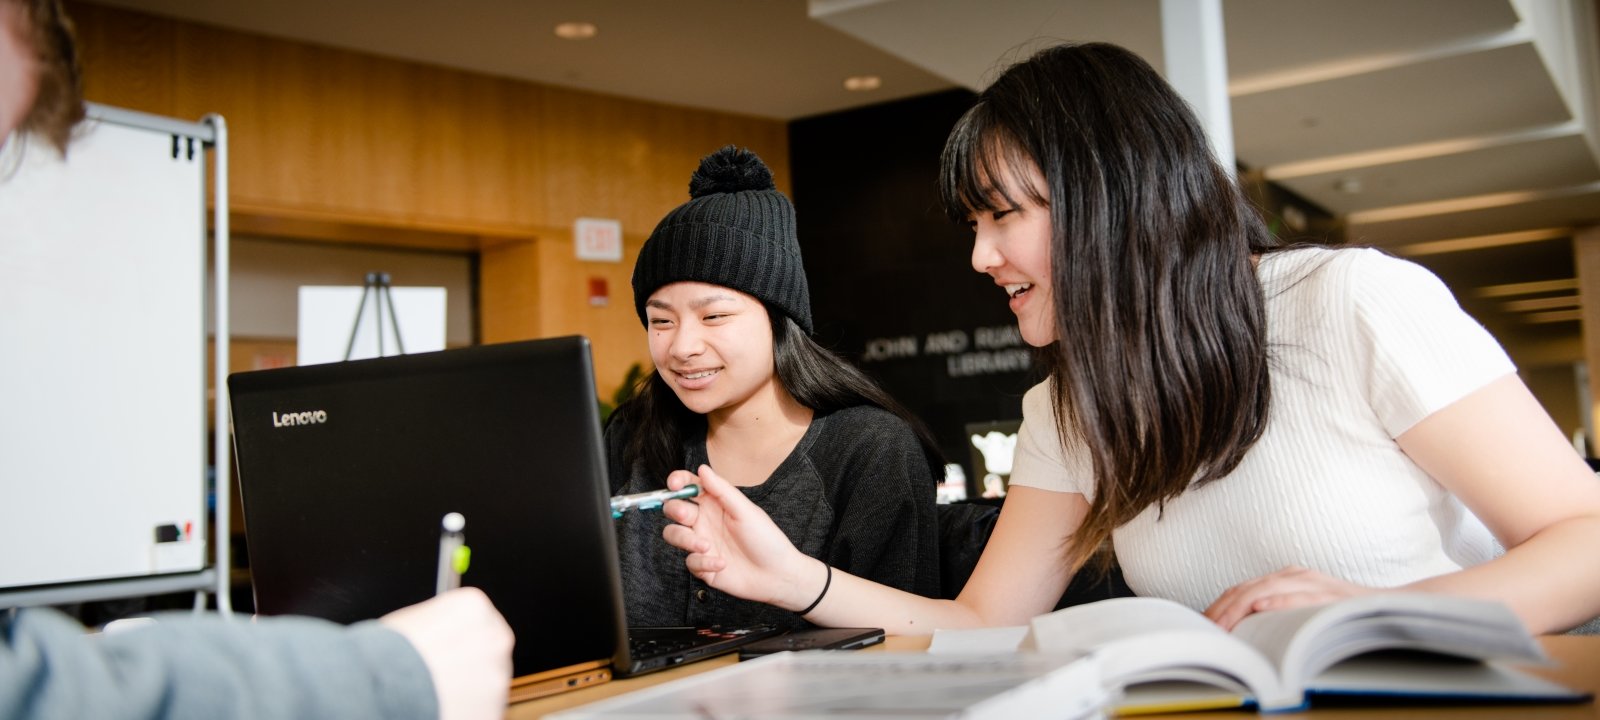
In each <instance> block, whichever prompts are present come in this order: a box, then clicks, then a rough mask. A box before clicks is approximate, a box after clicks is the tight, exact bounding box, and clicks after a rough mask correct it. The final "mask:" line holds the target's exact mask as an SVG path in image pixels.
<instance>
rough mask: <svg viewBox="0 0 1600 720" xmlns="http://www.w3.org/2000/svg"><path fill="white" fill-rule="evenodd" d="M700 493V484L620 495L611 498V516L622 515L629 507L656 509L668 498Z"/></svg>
mask: <svg viewBox="0 0 1600 720" xmlns="http://www.w3.org/2000/svg"><path fill="white" fill-rule="evenodd" d="M699 494H700V486H699V485H685V486H683V489H682V490H652V491H650V492H643V493H636V494H634V495H618V496H616V497H613V498H611V517H612V518H619V517H622V513H623V512H626V511H627V510H629V509H633V510H655V509H658V508H660V507H661V506H662V505H665V504H666V503H667V501H668V500H687V499H689V498H692V497H694V496H696V495H699Z"/></svg>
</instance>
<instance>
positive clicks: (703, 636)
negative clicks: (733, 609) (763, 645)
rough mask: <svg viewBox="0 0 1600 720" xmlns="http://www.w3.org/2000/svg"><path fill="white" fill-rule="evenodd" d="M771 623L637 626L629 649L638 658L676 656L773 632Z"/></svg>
mask: <svg viewBox="0 0 1600 720" xmlns="http://www.w3.org/2000/svg"><path fill="white" fill-rule="evenodd" d="M772 632H773V628H772V627H771V626H769V625H757V626H754V627H744V628H720V627H710V628H691V627H679V628H638V629H635V630H633V631H631V632H630V634H629V636H628V650H629V652H630V654H632V655H633V657H634V659H635V660H638V659H643V658H652V657H660V656H663V655H676V654H680V653H684V652H687V651H690V650H693V649H695V648H701V647H706V646H710V645H718V644H724V643H733V642H736V641H739V640H743V639H745V638H750V637H752V636H761V637H765V636H767V635H770V634H772Z"/></svg>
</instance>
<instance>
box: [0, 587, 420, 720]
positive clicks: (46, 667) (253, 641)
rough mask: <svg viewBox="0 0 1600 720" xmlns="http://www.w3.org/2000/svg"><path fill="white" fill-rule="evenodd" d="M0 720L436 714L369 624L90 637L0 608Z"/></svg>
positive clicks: (193, 620) (236, 623) (392, 644)
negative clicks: (26, 719) (22, 719)
mask: <svg viewBox="0 0 1600 720" xmlns="http://www.w3.org/2000/svg"><path fill="white" fill-rule="evenodd" d="M0 641H3V644H0V719H3V720H12V719H20V718H29V719H32V720H53V719H54V718H96V719H97V720H103V719H116V718H140V719H143V718H207V719H212V718H246V719H249V720H275V719H277V718H283V719H284V720H289V719H290V718H397V719H405V718H417V719H418V720H422V719H424V718H427V719H430V720H431V719H432V718H437V717H438V716H439V706H438V703H437V701H436V700H435V698H434V694H433V682H432V680H431V679H430V678H429V675H428V669H427V666H425V665H424V664H423V662H422V656H420V655H418V654H417V651H416V650H415V649H414V648H412V646H411V644H410V643H408V642H406V640H405V638H403V637H401V636H400V634H399V633H396V632H394V631H393V630H390V629H388V628H386V627H384V626H382V625H380V624H378V623H376V622H364V623H360V624H357V625H352V626H350V627H348V628H346V627H343V626H340V625H336V624H333V623H329V622H324V621H321V620H312V619H309V618H264V619H261V620H257V621H251V620H248V619H244V618H240V619H237V620H233V621H231V622H229V621H224V620H222V619H221V618H218V617H215V616H206V617H191V616H186V615H177V614H173V615H169V616H166V617H164V618H163V619H161V620H159V621H158V622H156V623H153V624H151V625H149V626H146V627H142V628H138V629H134V630H129V631H126V632H119V633H109V634H103V635H88V634H86V633H85V632H84V630H83V627H82V626H80V625H79V624H78V623H77V622H75V621H73V620H72V619H70V618H68V617H66V616H64V615H61V614H60V613H57V612H55V611H52V610H44V609H38V610H23V611H21V612H19V613H17V614H16V615H15V616H11V615H10V614H9V613H5V612H0Z"/></svg>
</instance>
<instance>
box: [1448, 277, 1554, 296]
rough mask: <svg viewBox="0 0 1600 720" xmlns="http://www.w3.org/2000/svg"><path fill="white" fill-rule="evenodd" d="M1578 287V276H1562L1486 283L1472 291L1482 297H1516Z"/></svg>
mask: <svg viewBox="0 0 1600 720" xmlns="http://www.w3.org/2000/svg"><path fill="white" fill-rule="evenodd" d="M1577 289H1578V279H1577V278H1562V279H1559V280H1535V281H1533V282H1519V283H1506V284H1504V285H1484V286H1483V287H1480V288H1477V289H1476V290H1473V291H1472V294H1473V295H1476V296H1478V297H1481V298H1498V297H1516V296H1518V295H1539V294H1541V293H1552V292H1567V291H1569V290H1577Z"/></svg>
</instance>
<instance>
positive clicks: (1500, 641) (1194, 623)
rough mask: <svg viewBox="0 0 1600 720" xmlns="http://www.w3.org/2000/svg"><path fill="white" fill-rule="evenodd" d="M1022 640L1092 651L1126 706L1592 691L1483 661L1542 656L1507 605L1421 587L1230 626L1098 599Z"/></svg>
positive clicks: (1166, 606)
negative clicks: (1230, 629)
mask: <svg viewBox="0 0 1600 720" xmlns="http://www.w3.org/2000/svg"><path fill="white" fill-rule="evenodd" d="M1023 648H1024V649H1033V650H1038V651H1040V652H1044V653H1050V654H1061V655H1069V656H1070V655H1078V654H1088V655H1090V656H1092V657H1093V658H1094V659H1095V660H1094V662H1095V664H1096V665H1097V667H1098V670H1099V673H1100V675H1101V677H1102V678H1103V679H1104V682H1106V683H1107V684H1108V687H1111V688H1121V689H1123V690H1124V691H1125V697H1124V700H1123V702H1122V703H1121V704H1120V707H1119V712H1121V713H1123V714H1132V713H1138V712H1166V711H1176V710H1184V709H1203V708H1211V707H1225V706H1230V705H1231V706H1239V705H1248V704H1252V703H1253V704H1255V705H1257V706H1258V707H1260V708H1261V709H1262V710H1264V711H1275V710H1292V709H1297V708H1301V707H1303V706H1305V705H1307V704H1308V703H1309V702H1310V701H1311V700H1312V699H1313V698H1317V697H1322V696H1373V697H1379V696H1391V697H1395V698H1413V699H1429V698H1432V699H1437V700H1439V701H1466V700H1496V701H1524V702H1563V701H1566V702H1578V701H1582V700H1585V699H1587V698H1588V697H1589V696H1588V695H1586V694H1583V693H1579V692H1576V691H1574V690H1571V689H1568V688H1565V687H1562V686H1560V685H1556V684H1554V683H1550V682H1546V681H1544V680H1540V679H1538V678H1535V677H1532V676H1530V675H1525V674H1523V673H1520V672H1517V671H1515V670H1512V669H1510V668H1508V667H1505V666H1503V665H1501V664H1499V663H1498V662H1489V661H1511V662H1535V663H1538V662H1544V661H1545V655H1544V651H1543V650H1542V649H1541V648H1540V647H1539V644H1538V643H1537V642H1536V641H1535V640H1534V639H1533V638H1532V637H1530V636H1529V635H1528V632H1527V630H1526V629H1525V628H1524V627H1523V625H1522V623H1521V621H1520V620H1518V618H1517V617H1516V616H1515V615H1513V614H1512V613H1511V611H1510V610H1509V609H1507V608H1506V607H1505V606H1504V605H1501V604H1499V603H1493V602H1485V601H1480V600H1471V599H1466V598H1460V597H1453V596H1445V595H1433V594H1426V593H1390V594H1378V595H1365V596H1361V597H1356V598H1351V599H1349V600H1344V601H1340V602H1336V603H1332V604H1329V605H1320V606H1314V607H1307V608H1300V609H1295V610H1279V611H1274V612H1264V613H1257V614H1255V615H1251V616H1249V617H1247V618H1245V619H1244V620H1243V621H1241V622H1240V623H1239V625H1238V626H1237V627H1235V628H1234V630H1233V632H1232V633H1228V632H1225V631H1223V630H1222V628H1220V627H1218V626H1217V625H1216V624H1214V623H1212V622H1211V621H1210V620H1208V619H1206V617H1205V616H1203V615H1201V614H1200V613H1197V612H1195V611H1194V610H1191V609H1189V608H1188V607H1185V606H1183V605H1180V604H1178V603H1175V602H1172V601H1169V600H1161V599H1156V598H1118V599H1114V600H1103V601H1101V602H1097V603H1091V604H1087V605H1079V606H1077V607H1072V608H1067V609H1065V610H1059V611H1057V612H1053V613H1050V614H1048V615H1041V616H1039V617H1037V618H1035V619H1034V620H1033V624H1032V626H1031V629H1030V632H1029V634H1028V637H1027V639H1026V640H1024V642H1023ZM1375 651H1388V652H1379V653H1377V654H1369V653H1374V652H1375ZM1357 656H1362V657H1357Z"/></svg>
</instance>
